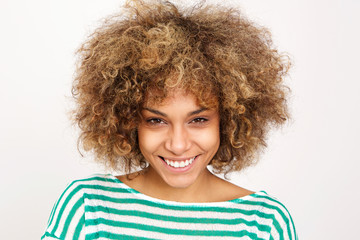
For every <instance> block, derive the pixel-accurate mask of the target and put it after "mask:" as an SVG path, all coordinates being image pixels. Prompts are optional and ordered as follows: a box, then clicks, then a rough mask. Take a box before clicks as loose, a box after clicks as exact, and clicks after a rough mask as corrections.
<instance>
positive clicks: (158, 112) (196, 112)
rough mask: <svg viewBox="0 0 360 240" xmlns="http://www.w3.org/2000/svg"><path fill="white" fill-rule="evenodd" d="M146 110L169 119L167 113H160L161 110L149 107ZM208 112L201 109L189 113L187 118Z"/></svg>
mask: <svg viewBox="0 0 360 240" xmlns="http://www.w3.org/2000/svg"><path fill="white" fill-rule="evenodd" d="M144 110H147V111H149V112H152V113H154V114H157V115H160V116H163V117H167V115H166V114H165V113H163V112H160V111H159V110H155V109H152V108H148V107H144ZM206 110H208V108H205V107H203V108H200V109H198V110H195V111H192V112H189V113H188V114H187V116H188V117H190V116H192V115H196V114H199V113H201V112H204V111H206Z"/></svg>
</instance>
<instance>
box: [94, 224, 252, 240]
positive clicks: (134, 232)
mask: <svg viewBox="0 0 360 240" xmlns="http://www.w3.org/2000/svg"><path fill="white" fill-rule="evenodd" d="M98 231H106V232H110V233H114V234H124V235H129V236H134V237H144V238H154V239H162V240H194V239H200V240H214V239H221V240H235V239H238V238H236V237H224V236H219V237H214V236H191V235H173V234H165V233H159V232H151V231H144V230H140V229H131V228H122V227H113V226H107V225H103V224H99V225H97V226H88V227H87V233H88V234H91V233H96V232H98ZM104 239H105V238H104ZM241 239H246V240H248V239H250V238H249V237H247V236H246V237H243V238H241Z"/></svg>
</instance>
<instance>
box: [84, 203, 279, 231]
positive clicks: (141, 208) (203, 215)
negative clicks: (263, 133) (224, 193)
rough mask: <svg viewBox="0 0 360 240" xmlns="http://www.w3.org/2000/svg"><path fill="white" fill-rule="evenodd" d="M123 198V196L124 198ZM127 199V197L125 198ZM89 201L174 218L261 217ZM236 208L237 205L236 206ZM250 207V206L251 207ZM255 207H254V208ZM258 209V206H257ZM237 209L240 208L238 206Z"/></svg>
mask: <svg viewBox="0 0 360 240" xmlns="http://www.w3.org/2000/svg"><path fill="white" fill-rule="evenodd" d="M122 197H123V196H122ZM124 198H125V199H126V197H124ZM86 201H89V203H88V204H89V205H91V206H95V207H96V206H106V207H108V208H114V209H118V210H129V209H131V210H134V211H135V210H138V211H142V212H147V213H152V214H161V215H167V216H174V217H189V216H190V217H197V218H214V219H234V218H241V219H244V220H246V221H259V219H260V218H261V216H257V215H244V214H242V213H238V212H208V211H186V210H170V209H159V208H157V207H151V206H148V205H142V204H137V203H129V204H123V203H115V202H108V201H103V200H97V199H91V200H89V199H86ZM234 206H235V205H234ZM249 206H250V205H249ZM253 207H254V206H253ZM255 207H256V206H255ZM237 208H238V209H240V208H239V206H238V205H237ZM247 210H257V209H250V208H248V209H247ZM262 220H263V222H264V224H265V225H269V224H271V223H272V219H262Z"/></svg>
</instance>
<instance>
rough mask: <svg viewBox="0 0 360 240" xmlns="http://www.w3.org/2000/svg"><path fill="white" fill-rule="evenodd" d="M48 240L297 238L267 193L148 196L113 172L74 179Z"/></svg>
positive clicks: (44, 239)
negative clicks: (212, 197)
mask: <svg viewBox="0 0 360 240" xmlns="http://www.w3.org/2000/svg"><path fill="white" fill-rule="evenodd" d="M41 239H42V240H50V239H62V240H70V239H85V240H92V239H166V240H171V239H175V240H180V239H184V240H187V239H204V240H205V239H206V240H210V239H212V240H213V239H225V240H226V239H229V240H230V239H231V240H234V239H274V240H275V239H284V240H286V239H297V235H296V231H295V227H294V223H293V221H292V218H291V216H290V214H289V212H288V210H287V209H286V208H285V206H284V205H283V204H282V203H280V202H279V201H278V200H276V199H275V198H273V197H270V196H269V195H268V194H267V193H266V192H264V191H260V192H256V193H254V194H251V195H248V196H245V197H241V198H238V199H234V200H229V201H225V202H211V203H182V202H174V201H165V200H160V199H156V198H152V197H149V196H147V195H144V194H142V193H140V192H138V191H136V190H135V189H132V188H130V187H129V186H127V185H125V184H124V183H122V182H121V181H120V180H119V179H117V178H116V177H114V176H113V175H94V176H91V177H89V178H86V179H80V180H76V181H73V182H72V183H71V184H69V185H68V187H67V188H66V189H65V191H64V192H63V193H62V194H61V196H60V198H59V199H58V201H57V202H56V203H55V205H54V207H53V210H52V212H51V215H50V218H49V221H48V226H47V228H46V231H45V234H44V235H43V236H42V238H41Z"/></svg>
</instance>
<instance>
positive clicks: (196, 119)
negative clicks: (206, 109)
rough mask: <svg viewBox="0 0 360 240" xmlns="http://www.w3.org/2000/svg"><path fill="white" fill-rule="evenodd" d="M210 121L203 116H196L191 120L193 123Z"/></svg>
mask: <svg viewBox="0 0 360 240" xmlns="http://www.w3.org/2000/svg"><path fill="white" fill-rule="evenodd" d="M207 121H209V120H208V119H207V118H202V117H199V118H195V119H193V120H192V121H191V123H205V122H207Z"/></svg>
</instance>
